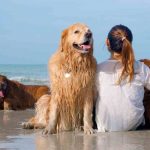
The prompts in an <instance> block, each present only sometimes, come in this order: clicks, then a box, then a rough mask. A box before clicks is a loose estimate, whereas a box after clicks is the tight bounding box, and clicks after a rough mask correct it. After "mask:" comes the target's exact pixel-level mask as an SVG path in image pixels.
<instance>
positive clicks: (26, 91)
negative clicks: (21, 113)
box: [0, 75, 49, 110]
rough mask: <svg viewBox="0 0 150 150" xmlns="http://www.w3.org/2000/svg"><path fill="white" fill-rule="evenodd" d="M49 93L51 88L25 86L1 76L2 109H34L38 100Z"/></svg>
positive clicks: (0, 106) (0, 96)
mask: <svg viewBox="0 0 150 150" xmlns="http://www.w3.org/2000/svg"><path fill="white" fill-rule="evenodd" d="M47 93H49V88H48V87H47V86H45V85H23V84H21V83H19V82H17V81H13V80H9V79H8V78H7V77H5V76H2V75H0V109H4V110H23V109H26V108H33V107H34V104H35V103H36V102H37V100H38V99H39V98H40V97H41V96H42V95H44V94H47Z"/></svg>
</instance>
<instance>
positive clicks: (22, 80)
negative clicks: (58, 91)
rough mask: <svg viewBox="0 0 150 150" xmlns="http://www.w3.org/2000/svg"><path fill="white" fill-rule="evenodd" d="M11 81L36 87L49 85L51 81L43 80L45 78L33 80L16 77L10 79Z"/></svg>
mask: <svg viewBox="0 0 150 150" xmlns="http://www.w3.org/2000/svg"><path fill="white" fill-rule="evenodd" d="M9 79H10V80H15V81H18V82H21V83H23V84H30V85H31V84H34V85H38V84H39V85H42V84H44V85H48V84H49V80H48V79H43V78H36V77H35V78H31V77H22V76H16V77H10V78H9Z"/></svg>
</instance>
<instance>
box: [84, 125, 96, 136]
mask: <svg viewBox="0 0 150 150" xmlns="http://www.w3.org/2000/svg"><path fill="white" fill-rule="evenodd" d="M84 133H85V134H93V133H94V130H93V128H92V127H84Z"/></svg>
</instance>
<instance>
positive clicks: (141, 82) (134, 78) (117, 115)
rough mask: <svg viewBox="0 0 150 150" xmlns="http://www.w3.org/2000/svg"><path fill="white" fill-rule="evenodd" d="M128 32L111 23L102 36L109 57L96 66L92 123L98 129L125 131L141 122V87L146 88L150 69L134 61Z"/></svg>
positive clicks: (148, 86) (132, 128) (142, 114)
mask: <svg viewBox="0 0 150 150" xmlns="http://www.w3.org/2000/svg"><path fill="white" fill-rule="evenodd" d="M132 40H133V36H132V32H131V31H130V29H129V28H128V27H126V26H123V25H116V26H114V27H113V28H112V29H111V30H110V32H109V34H108V37H107V39H106V45H107V47H108V50H109V52H110V54H111V56H110V59H109V60H106V61H104V62H102V63H100V64H99V65H98V69H97V83H96V84H97V89H98V99H97V103H96V123H97V127H98V131H100V132H105V131H128V130H134V129H136V128H137V127H138V126H139V125H142V124H144V106H143V97H144V87H146V88H148V89H150V69H149V68H148V67H147V66H145V65H144V64H143V63H141V62H139V61H136V60H135V58H134V52H133V49H132V45H131V44H132Z"/></svg>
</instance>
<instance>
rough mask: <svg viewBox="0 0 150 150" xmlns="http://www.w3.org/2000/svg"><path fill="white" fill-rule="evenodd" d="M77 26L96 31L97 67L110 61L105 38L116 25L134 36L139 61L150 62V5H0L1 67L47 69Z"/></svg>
mask: <svg viewBox="0 0 150 150" xmlns="http://www.w3.org/2000/svg"><path fill="white" fill-rule="evenodd" d="M76 22H82V23H86V24H87V25H88V26H89V27H90V28H91V30H92V31H93V34H94V47H95V49H94V50H95V52H94V55H95V57H96V58H97V60H98V62H100V61H103V60H105V59H107V58H108V57H109V53H108V52H107V48H106V46H105V38H106V37H107V33H108V32H109V30H110V29H111V27H112V26H114V25H116V24H124V25H127V26H128V27H129V28H130V29H131V30H132V32H133V36H134V42H133V47H134V49H135V55H136V58H137V59H140V58H150V1H149V0H74V1H73V0H1V2H0V64H47V61H48V58H49V57H50V56H51V55H52V53H54V51H55V50H56V49H57V47H58V43H59V40H60V34H61V31H62V30H63V29H64V28H66V27H68V26H69V25H71V24H73V23H76Z"/></svg>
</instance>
